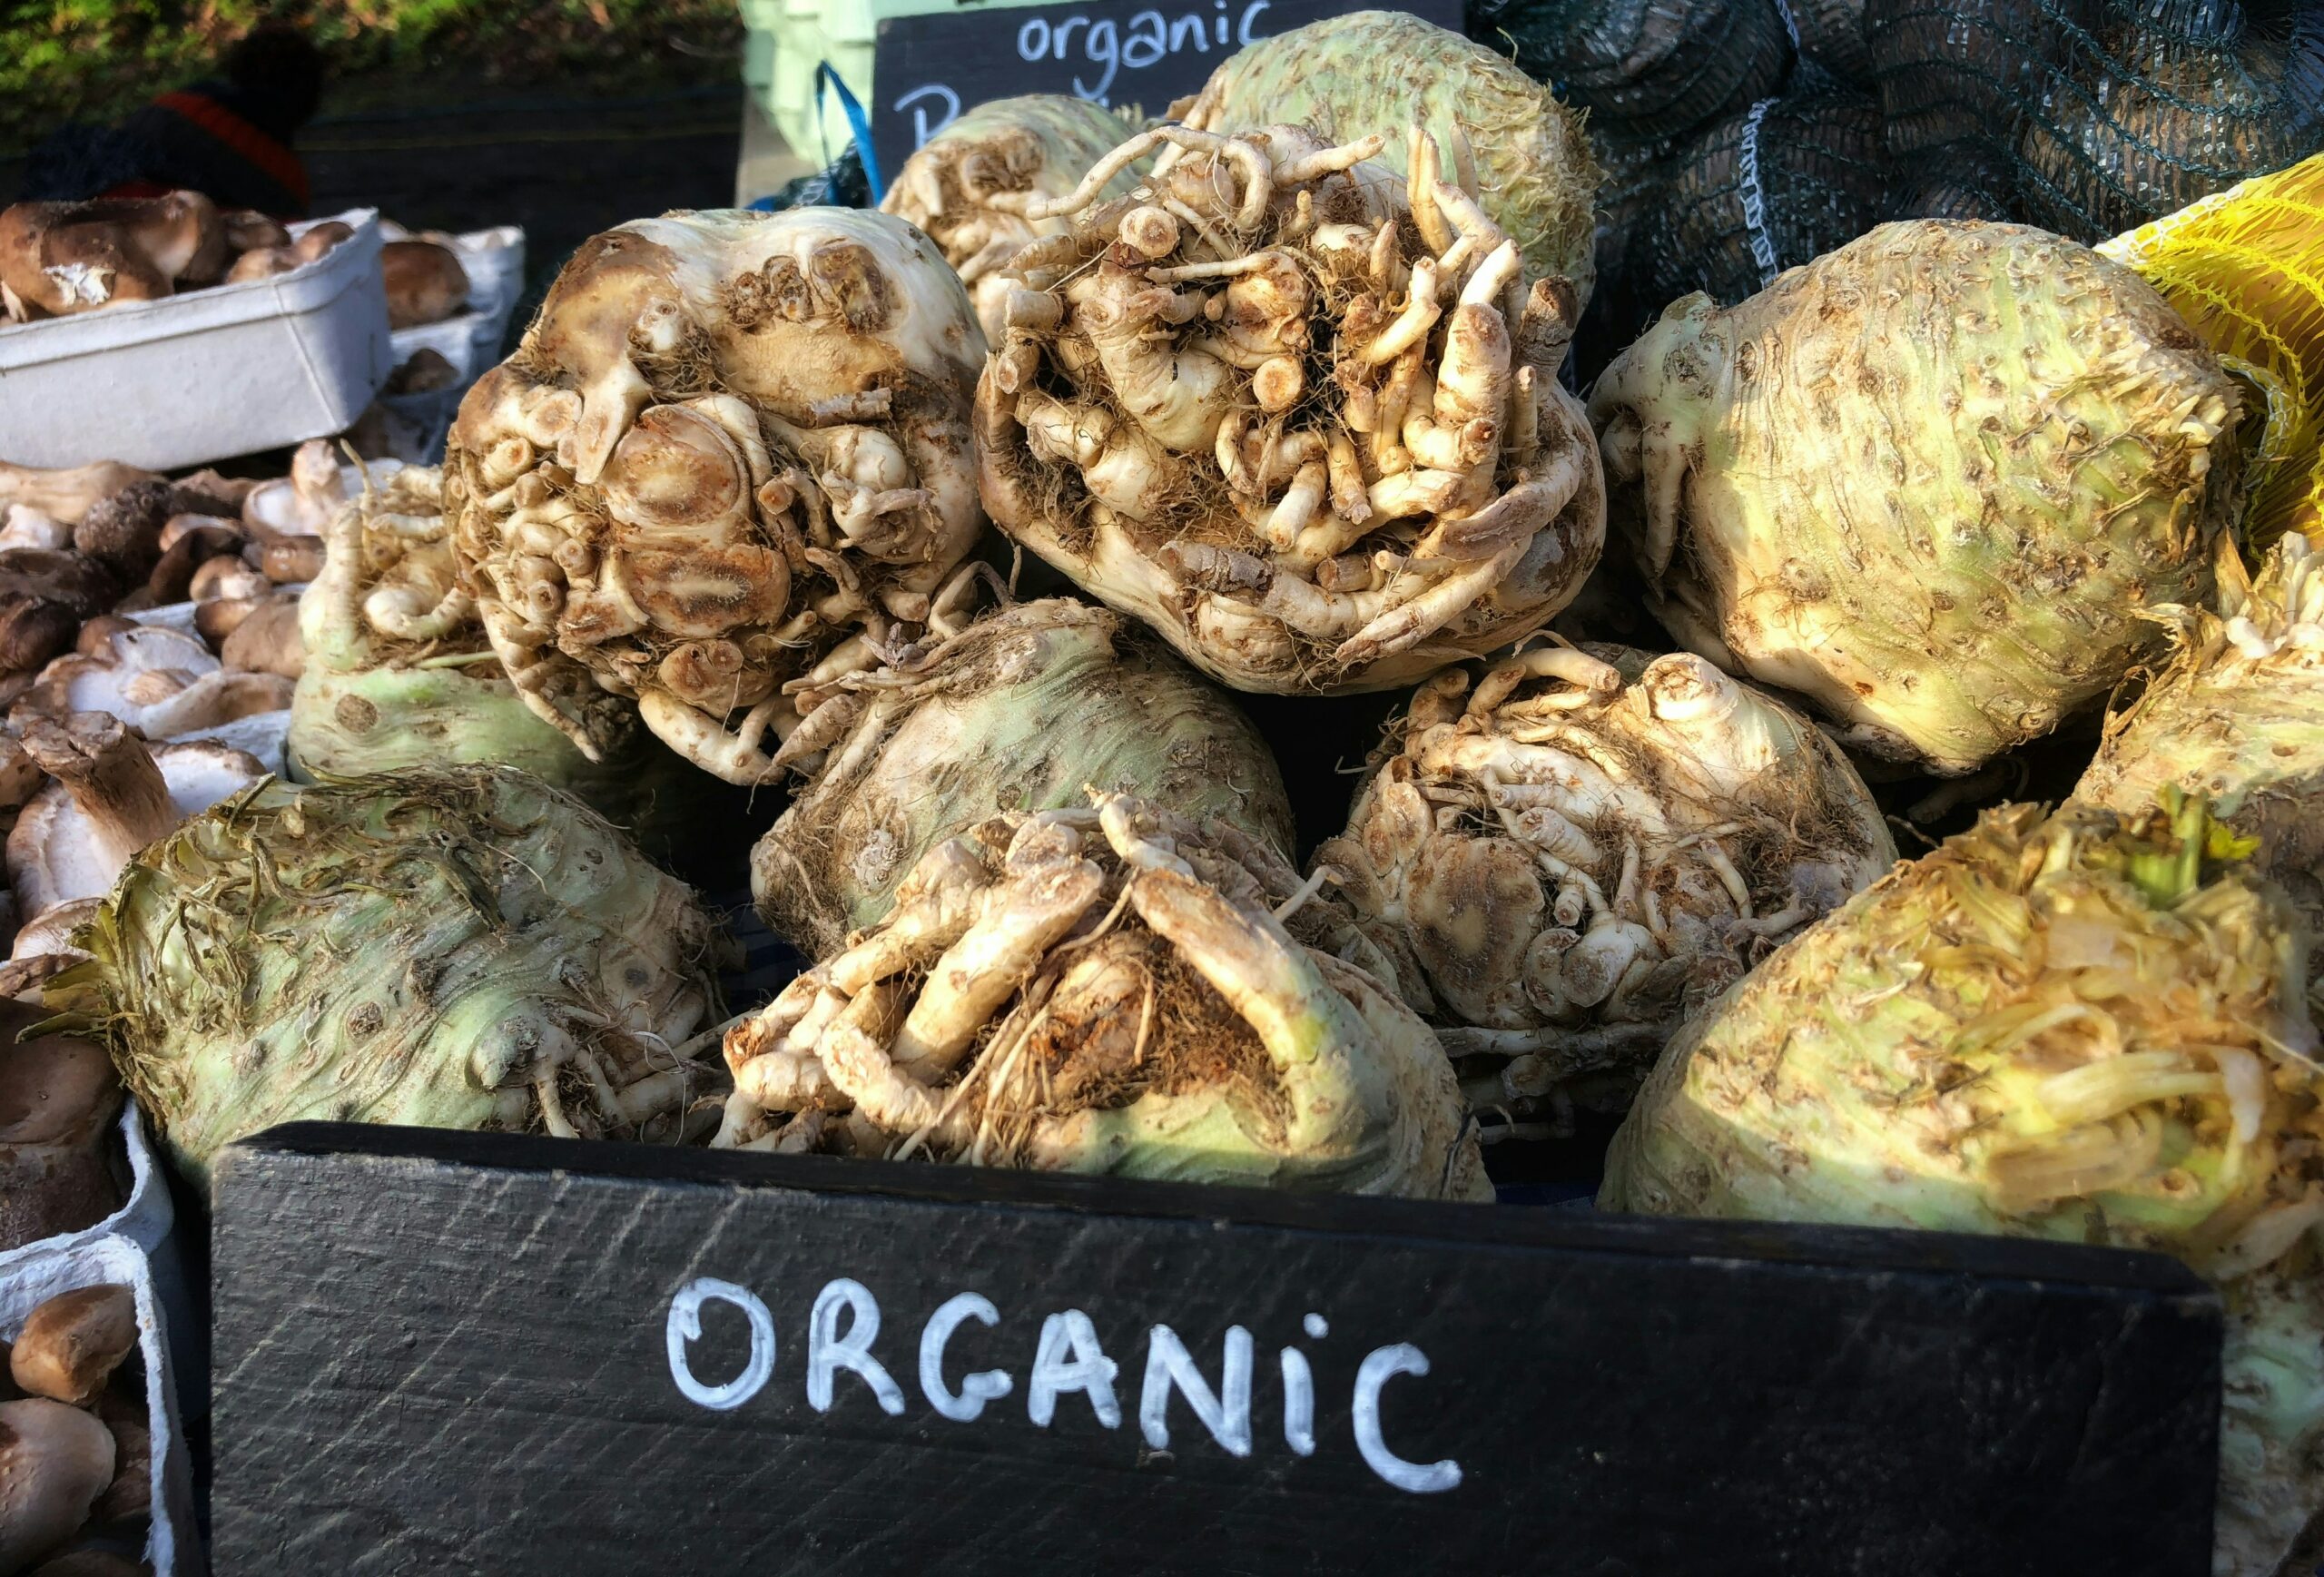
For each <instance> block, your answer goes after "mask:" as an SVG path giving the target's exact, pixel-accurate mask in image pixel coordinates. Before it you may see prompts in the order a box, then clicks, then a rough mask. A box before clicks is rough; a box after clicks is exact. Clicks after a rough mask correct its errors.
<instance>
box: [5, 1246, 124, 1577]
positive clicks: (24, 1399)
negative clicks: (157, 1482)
mask: <svg viewBox="0 0 2324 1577" xmlns="http://www.w3.org/2000/svg"><path fill="white" fill-rule="evenodd" d="M137 1359H138V1347H137V1300H136V1295H135V1294H134V1293H133V1292H132V1291H131V1289H130V1288H128V1287H125V1286H82V1287H75V1288H74V1289H73V1290H71V1291H69V1292H64V1293H59V1294H57V1295H56V1296H54V1297H52V1298H50V1299H48V1301H46V1302H45V1303H43V1304H41V1305H39V1306H37V1307H35V1308H34V1310H33V1311H32V1313H31V1314H30V1315H28V1316H25V1322H24V1326H23V1328H22V1329H21V1330H19V1331H18V1332H17V1333H16V1336H15V1341H14V1342H13V1343H11V1344H9V1345H7V1348H6V1362H5V1365H0V1572H12V1573H13V1572H31V1573H33V1577H41V1574H42V1573H46V1572H54V1573H58V1574H59V1577H62V1574H63V1573H65V1572H73V1573H80V1574H92V1577H94V1574H106V1573H113V1572H121V1573H130V1572H140V1571H143V1570H144V1568H143V1566H141V1565H140V1564H139V1563H138V1562H137V1560H136V1558H135V1556H134V1555H133V1554H127V1553H123V1551H135V1550H138V1549H141V1548H142V1547H143V1543H144V1536H145V1528H146V1525H147V1524H148V1523H150V1522H151V1521H152V1520H153V1436H152V1418H151V1416H150V1415H149V1414H148V1412H147V1409H146V1405H145V1385H144V1373H143V1365H142V1364H141V1363H140V1362H138V1361H137Z"/></svg>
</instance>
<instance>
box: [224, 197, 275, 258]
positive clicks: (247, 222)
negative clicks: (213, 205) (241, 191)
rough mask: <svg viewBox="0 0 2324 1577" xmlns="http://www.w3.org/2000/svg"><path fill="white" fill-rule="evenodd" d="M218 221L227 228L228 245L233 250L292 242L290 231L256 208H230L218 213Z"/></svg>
mask: <svg viewBox="0 0 2324 1577" xmlns="http://www.w3.org/2000/svg"><path fill="white" fill-rule="evenodd" d="M218 221H219V222H220V224H222V226H224V228H225V232H226V245H227V248H228V249H229V250H230V251H237V252H244V251H251V249H252V248H254V247H261V246H289V245H290V244H291V232H289V231H287V230H285V229H283V228H282V226H281V223H279V222H277V221H275V220H274V219H272V218H270V217H269V216H268V215H266V214H263V213H261V212H259V211H258V210H257V209H255V208H229V209H227V210H225V211H224V212H222V213H220V214H219V215H218Z"/></svg>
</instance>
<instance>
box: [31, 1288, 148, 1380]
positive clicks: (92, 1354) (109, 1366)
mask: <svg viewBox="0 0 2324 1577" xmlns="http://www.w3.org/2000/svg"><path fill="white" fill-rule="evenodd" d="M136 1350H137V1295H136V1294H135V1293H133V1292H132V1291H131V1290H130V1289H129V1288H127V1287H125V1286H76V1287H74V1289H73V1290H72V1291H70V1292H60V1293H58V1294H57V1295H56V1296H54V1297H52V1298H50V1299H49V1300H48V1301H47V1302H45V1303H44V1304H42V1305H40V1306H38V1307H37V1308H35V1309H34V1310H33V1312H32V1313H31V1314H29V1315H26V1316H25V1325H24V1328H23V1329H22V1330H20V1331H18V1332H17V1333H16V1340H15V1345H13V1346H11V1347H10V1348H9V1350H8V1373H9V1375H10V1376H11V1377H13V1378H14V1379H15V1382H16V1384H17V1385H21V1386H23V1387H24V1388H25V1391H26V1392H27V1393H28V1394H30V1395H34V1396H45V1397H47V1398H48V1399H49V1400H50V1401H52V1402H63V1403H65V1404H67V1405H71V1406H74V1407H86V1406H89V1405H91V1404H93V1403H94V1402H95V1401H96V1399H97V1398H98V1397H99V1396H100V1395H103V1392H104V1388H105V1383H106V1382H107V1381H109V1380H111V1379H112V1378H113V1371H114V1370H115V1369H117V1368H119V1367H121V1365H122V1362H123V1360H124V1359H126V1358H127V1357H128V1356H129V1355H130V1354H132V1353H133V1352H135V1351H136Z"/></svg>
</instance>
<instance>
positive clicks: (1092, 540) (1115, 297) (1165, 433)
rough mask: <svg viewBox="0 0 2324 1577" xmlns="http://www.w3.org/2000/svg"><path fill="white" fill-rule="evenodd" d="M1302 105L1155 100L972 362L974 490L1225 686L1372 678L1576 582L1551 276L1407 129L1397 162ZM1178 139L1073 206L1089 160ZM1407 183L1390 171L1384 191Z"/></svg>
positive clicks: (1511, 621) (1573, 419) (1029, 258)
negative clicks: (1136, 177)
mask: <svg viewBox="0 0 2324 1577" xmlns="http://www.w3.org/2000/svg"><path fill="white" fill-rule="evenodd" d="M1388 141H1389V139H1388V138H1387V137H1386V136H1385V135H1384V134H1382V133H1372V134H1371V135H1368V136H1365V137H1364V138H1363V139H1362V140H1360V141H1357V142H1354V143H1345V144H1342V145H1339V146H1327V145H1325V144H1324V143H1323V142H1322V141H1321V140H1320V139H1318V138H1317V137H1316V136H1315V134H1314V133H1311V132H1309V131H1307V130H1305V129H1304V128H1301V127H1297V126H1283V125H1277V126H1271V127H1269V128H1267V129H1266V130H1265V131H1258V132H1251V133H1240V134H1237V135H1236V136H1234V137H1221V136H1217V135H1215V134H1212V133H1205V132H1196V131H1190V130H1188V129H1187V128H1185V127H1182V126H1177V125H1164V126H1160V127H1157V128H1156V129H1154V130H1152V131H1150V132H1147V133H1143V134H1142V135H1140V136H1139V137H1137V138H1135V139H1133V140H1132V141H1130V142H1128V143H1124V144H1123V145H1122V146H1121V147H1120V148H1118V149H1117V150H1116V151H1115V153H1113V154H1112V155H1110V156H1109V158H1108V160H1107V161H1104V162H1101V163H1099V164H1098V167H1097V168H1096V169H1095V170H1093V171H1092V172H1091V174H1090V177H1089V178H1088V179H1086V180H1085V181H1084V182H1083V183H1082V188H1081V189H1080V190H1078V191H1077V192H1074V193H1072V194H1070V195H1069V196H1068V197H1065V198H1061V199H1057V200H1054V201H1051V202H1033V203H1029V205H1028V212H1031V213H1035V214H1041V215H1048V216H1067V217H1070V218H1071V219H1072V226H1071V229H1070V230H1069V232H1068V233H1066V234H1063V235H1059V236H1055V237H1051V238H1049V239H1047V240H1043V241H1036V242H1034V243H1033V244H1031V245H1030V246H1028V247H1027V248H1026V249H1025V250H1024V251H1021V252H1019V254H1018V256H1017V257H1016V258H1015V259H1014V260H1013V261H1011V262H1010V263H1009V266H1008V269H1007V271H1006V272H1007V274H1008V277H1009V279H1010V281H1013V286H1014V288H1013V289H1012V292H1011V294H1010V296H1009V302H1008V309H1007V312H1008V320H1009V326H1008V330H1007V334H1006V337H1005V339H1004V340H1003V342H1002V345H1001V347H1000V350H999V352H998V353H997V354H996V355H995V356H994V357H993V358H992V359H991V360H990V362H989V363H988V364H987V366H986V370H985V374H984V379H983V380H982V382H981V383H980V385H979V386H978V390H977V411H976V419H977V432H978V440H979V443H978V456H979V461H980V466H981V468H982V485H983V494H984V501H985V508H987V509H988V510H989V511H990V513H991V515H992V517H993V519H994V521H995V523H996V524H998V525H999V526H1000V528H1001V529H1002V530H1003V531H1005V532H1007V533H1009V536H1010V537H1013V538H1015V539H1016V540H1017V541H1019V542H1020V543H1022V544H1024V545H1025V546H1026V547H1030V548H1031V549H1033V551H1034V552H1036V553H1038V554H1039V555H1040V556H1041V557H1044V558H1046V559H1047V560H1049V563H1051V564H1052V565H1054V566H1056V567H1058V568H1059V570H1061V571H1063V572H1064V573H1065V574H1066V575H1067V576H1068V577H1071V578H1072V579H1073V580H1074V581H1075V582H1076V583H1077V584H1078V585H1079V586H1082V588H1083V589H1085V590H1087V591H1088V592H1090V593H1092V594H1094V595H1095V596H1098V597H1099V598H1101V599H1102V600H1104V601H1105V602H1107V603H1108V604H1109V605H1110V606H1114V607H1116V608H1118V609H1119V610H1121V611H1122V612H1125V613H1128V614H1131V615H1134V616H1137V617H1138V618H1140V619H1143V620H1144V621H1145V622H1147V624H1149V625H1151V626H1154V627H1155V628H1156V629H1157V630H1159V631H1160V632H1161V634H1162V635H1163V636H1164V637H1165V638H1166V639H1167V640H1168V641H1169V642H1170V643H1171V645H1173V646H1176V647H1177V649H1178V650H1179V651H1180V652H1181V653H1182V654H1184V655H1186V657H1187V659H1188V660H1189V661H1191V662H1192V663H1194V664H1195V665H1196V666H1197V667H1199V668H1201V669H1203V670H1204V671H1205V672H1206V673H1208V674H1209V675H1212V676H1213V677H1215V678H1216V679H1218V680H1220V681H1221V682H1222V683H1224V684H1226V685H1232V686H1234V687H1236V688H1237V689H1244V690H1261V691H1273V692H1276V693H1279V694H1303V693H1334V692H1344V691H1353V690H1367V689H1374V690H1376V689H1384V688H1387V687H1390V686H1393V685H1402V684H1408V683H1411V682H1412V681H1413V680H1414V679H1417V678H1419V677H1421V676H1423V675H1426V674H1429V673H1432V672H1433V671H1434V670H1436V669H1438V668H1440V667H1443V665H1445V664H1447V663H1450V662H1456V661H1460V660H1462V659H1463V658H1466V657H1472V656H1477V655H1482V654H1483V653H1484V652H1486V651H1488V650H1491V649H1492V648H1493V647H1495V646H1501V645H1505V644H1506V643H1507V642H1509V641H1511V640H1512V639H1515V638H1516V637H1518V636H1522V635H1525V634H1527V633H1529V632H1531V630H1533V629H1535V628H1538V627H1539V626H1541V625H1542V624H1544V623H1546V622H1547V621H1548V620H1549V619H1550V618H1551V616H1554V615H1555V614H1556V613H1557V611H1558V610H1559V609H1561V608H1562V607H1563V606H1565V605H1566V604H1567V602H1569V601H1570V600H1571V598H1572V597H1573V596H1574V595H1575V593H1576V592H1577V591H1578V590H1579V589H1580V587H1581V584H1582V582H1583V581H1584V580H1585V579H1586V578H1587V577H1588V576H1589V573H1590V570H1591V568H1593V567H1595V566H1596V564H1597V561H1598V554H1599V550H1600V547H1601V545H1602V543H1603V540H1604V530H1605V523H1604V513H1605V511H1604V504H1605V498H1604V488H1603V481H1602V478H1601V476H1600V470H1599V464H1598V458H1597V453H1596V446H1595V444H1594V442H1593V441H1592V440H1591V439H1590V437H1589V434H1588V424H1587V422H1586V420H1585V419H1584V418H1583V416H1582V413H1581V406H1580V404H1579V403H1578V402H1577V401H1576V400H1574V399H1572V397H1571V396H1570V395H1568V394H1566V393H1565V391H1564V390H1563V389H1561V388H1560V387H1559V384H1558V381H1557V371H1558V367H1559V364H1560V363H1561V360H1563V358H1564V354H1565V348H1566V345H1567V343H1568V341H1569V340H1571V337H1572V330H1573V323H1574V316H1575V310H1576V309H1575V298H1574V294H1573V292H1572V291H1571V288H1570V287H1569V286H1568V285H1567V284H1566V283H1565V281H1552V280H1541V281H1534V282H1533V283H1532V285H1531V288H1530V290H1529V289H1528V287H1527V284H1526V281H1525V279H1524V277H1523V271H1522V265H1521V261H1520V258H1519V254H1518V251H1517V246H1516V243H1515V242H1514V241H1512V240H1511V239H1510V238H1509V237H1508V235H1507V234H1505V233H1504V232H1502V229H1501V228H1500V226H1498V225H1497V224H1495V223H1494V222H1492V220H1491V219H1490V218H1488V217H1487V216H1486V214H1485V212H1484V211H1483V209H1482V208H1481V207H1480V206H1479V204H1478V202H1477V198H1476V194H1475V191H1474V188H1473V186H1472V184H1464V183H1462V182H1463V177H1462V176H1461V175H1460V174H1458V173H1453V172H1444V171H1443V170H1442V169H1441V168H1440V156H1439V153H1438V152H1437V150H1436V148H1435V145H1434V144H1433V143H1432V142H1431V141H1430V140H1429V139H1428V137H1427V136H1426V135H1425V134H1424V133H1422V132H1420V131H1419V130H1418V129H1417V128H1411V129H1408V131H1407V133H1406V137H1405V141H1406V143H1407V145H1408V147H1409V149H1410V154H1409V159H1410V163H1411V167H1412V169H1413V172H1414V174H1413V182H1412V184H1411V185H1410V187H1409V188H1407V187H1406V186H1405V185H1404V184H1403V183H1402V182H1399V181H1398V180H1397V179H1396V178H1395V177H1394V176H1393V175H1392V174H1390V173H1388V172H1387V171H1386V170H1384V168H1382V167H1381V166H1379V165H1376V164H1374V163H1369V162H1368V161H1369V160H1370V159H1371V158H1372V157H1373V156H1374V155H1376V154H1378V153H1381V152H1382V151H1383V150H1384V148H1385V147H1386V146H1387V144H1388ZM1157 149H1167V151H1168V152H1170V153H1175V154H1178V155H1181V156H1180V157H1178V158H1177V160H1176V162H1175V163H1170V164H1169V165H1168V167H1167V171H1161V170H1157V172H1156V173H1155V174H1153V175H1152V176H1150V177H1148V178H1147V180H1146V181H1144V182H1140V183H1139V184H1138V185H1137V187H1136V188H1135V189H1134V190H1132V191H1131V192H1129V193H1128V195H1126V196H1123V197H1120V198H1117V199H1115V200H1113V201H1112V202H1107V203H1103V204H1097V205H1095V206H1093V204H1095V203H1096V193H1097V191H1098V188H1099V186H1100V185H1101V184H1102V181H1103V178H1104V177H1105V176H1106V174H1107V172H1108V170H1109V169H1110V168H1111V167H1112V165H1113V164H1115V163H1118V162H1122V161H1127V160H1130V159H1135V158H1140V157H1144V156H1146V155H1147V153H1152V152H1153V151H1155V150H1157ZM1407 192H1409V193H1410V195H1409V198H1408V197H1407Z"/></svg>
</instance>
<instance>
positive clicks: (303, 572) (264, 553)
mask: <svg viewBox="0 0 2324 1577" xmlns="http://www.w3.org/2000/svg"><path fill="white" fill-rule="evenodd" d="M259 567H260V568H261V569H262V570H264V571H265V573H266V578H267V579H269V580H271V581H273V582H274V583H275V584H276V585H278V586H299V585H303V584H305V583H306V582H308V581H310V580H312V579H314V578H315V577H317V576H319V575H320V574H321V573H322V572H323V539H322V538H321V537H277V538H276V539H275V540H274V541H272V542H270V543H268V544H267V545H266V546H265V547H263V548H262V549H261V550H260V557H259Z"/></svg>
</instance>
